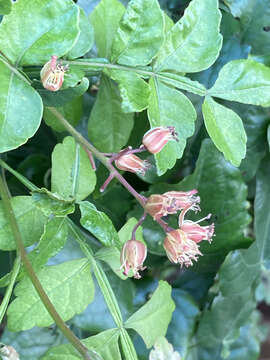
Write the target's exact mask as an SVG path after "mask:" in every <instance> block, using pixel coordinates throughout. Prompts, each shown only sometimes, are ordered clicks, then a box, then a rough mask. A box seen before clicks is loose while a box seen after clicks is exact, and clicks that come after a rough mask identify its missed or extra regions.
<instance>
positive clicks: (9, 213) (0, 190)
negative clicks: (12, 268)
mask: <svg viewBox="0 0 270 360" xmlns="http://www.w3.org/2000/svg"><path fill="white" fill-rule="evenodd" d="M0 195H1V198H2V202H3V207H4V210H5V214H6V217H7V219H8V222H9V224H10V227H11V230H12V233H13V236H14V239H15V241H16V245H17V253H18V254H20V257H21V260H22V263H23V265H24V267H25V270H26V272H27V274H28V276H29V278H30V279H31V282H32V284H33V285H34V287H35V289H36V291H37V293H38V295H39V297H40V299H41V301H42V302H43V304H44V306H45V307H46V309H47V311H48V313H49V314H50V315H51V317H52V318H53V319H54V321H55V323H56V325H57V326H58V327H59V329H60V330H61V331H62V332H63V334H64V335H65V336H66V338H67V339H68V340H69V341H70V342H71V344H72V345H73V346H74V347H75V348H76V349H77V350H78V351H79V353H80V354H81V355H82V357H83V359H85V360H91V359H90V356H89V355H88V349H87V348H86V347H85V346H84V345H83V344H82V343H81V341H80V340H79V339H78V338H77V337H76V336H75V335H74V334H73V333H72V331H71V330H70V329H69V328H68V326H67V325H66V324H65V322H64V321H63V320H62V318H61V317H60V316H59V314H58V312H57V311H56V310H55V308H54V306H53V304H52V303H51V301H50V299H49V298H48V296H47V294H46V292H45V291H44V289H43V287H42V285H41V283H40V281H39V279H38V277H37V276H36V274H35V272H34V270H33V268H32V265H31V263H30V261H29V260H28V258H27V254H26V251H25V249H24V246H23V242H22V238H21V234H20V230H19V227H18V224H17V221H16V217H15V214H14V212H13V209H12V205H11V202H10V199H9V197H8V193H7V190H6V187H5V184H4V182H3V180H2V177H1V176H0Z"/></svg>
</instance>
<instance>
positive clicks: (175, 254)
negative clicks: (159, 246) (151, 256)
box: [163, 229, 202, 266]
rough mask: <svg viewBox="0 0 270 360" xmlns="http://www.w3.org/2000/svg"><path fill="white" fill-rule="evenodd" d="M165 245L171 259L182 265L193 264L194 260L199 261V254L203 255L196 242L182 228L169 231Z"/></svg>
mask: <svg viewBox="0 0 270 360" xmlns="http://www.w3.org/2000/svg"><path fill="white" fill-rule="evenodd" d="M163 246H164V249H165V251H166V254H167V256H168V258H169V260H170V261H171V262H173V263H175V264H180V265H181V266H183V265H185V266H192V265H193V264H192V261H193V260H194V261H197V259H198V256H199V255H202V253H201V252H200V250H199V246H198V245H197V244H196V242H194V241H193V240H191V239H189V238H188V236H187V233H185V232H184V231H183V230H181V229H178V230H172V231H170V232H168V233H167V234H166V238H165V240H164V244H163Z"/></svg>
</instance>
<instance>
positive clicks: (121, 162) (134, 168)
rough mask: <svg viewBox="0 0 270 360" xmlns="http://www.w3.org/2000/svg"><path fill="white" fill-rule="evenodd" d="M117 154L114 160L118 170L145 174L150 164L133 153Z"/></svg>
mask: <svg viewBox="0 0 270 360" xmlns="http://www.w3.org/2000/svg"><path fill="white" fill-rule="evenodd" d="M119 154H120V155H119V157H118V158H117V159H116V160H115V165H116V166H117V167H118V169H120V170H125V171H130V172H132V173H136V174H141V175H145V172H146V170H147V169H149V167H150V166H151V164H150V163H149V162H148V161H146V160H142V159H140V158H139V157H138V156H136V155H134V154H126V155H125V154H124V155H121V153H119Z"/></svg>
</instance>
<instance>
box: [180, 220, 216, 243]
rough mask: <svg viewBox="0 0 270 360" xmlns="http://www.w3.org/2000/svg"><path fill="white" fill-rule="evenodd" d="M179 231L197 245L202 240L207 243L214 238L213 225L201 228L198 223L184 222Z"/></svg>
mask: <svg viewBox="0 0 270 360" xmlns="http://www.w3.org/2000/svg"><path fill="white" fill-rule="evenodd" d="M181 230H183V231H184V232H185V233H186V234H187V237H188V238H189V239H191V240H193V241H195V242H196V243H199V242H200V241H202V240H207V241H209V243H211V241H212V237H213V236H214V231H215V225H214V223H213V224H211V225H208V226H201V225H199V224H198V222H193V221H190V220H184V222H183V224H182V226H181Z"/></svg>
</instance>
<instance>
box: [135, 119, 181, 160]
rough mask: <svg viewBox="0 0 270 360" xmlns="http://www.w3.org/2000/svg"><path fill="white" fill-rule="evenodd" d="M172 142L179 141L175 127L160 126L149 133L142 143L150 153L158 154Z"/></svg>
mask: <svg viewBox="0 0 270 360" xmlns="http://www.w3.org/2000/svg"><path fill="white" fill-rule="evenodd" d="M170 140H176V141H178V137H177V133H176V131H175V127H174V126H167V127H162V126H160V127H156V128H153V129H151V130H149V131H147V133H146V134H145V135H144V137H143V140H142V143H143V145H144V146H145V147H146V149H147V150H148V151H149V152H150V153H152V154H157V153H159V152H160V151H161V150H162V149H163V148H164V146H165V145H166V144H167V142H168V141H170Z"/></svg>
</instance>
